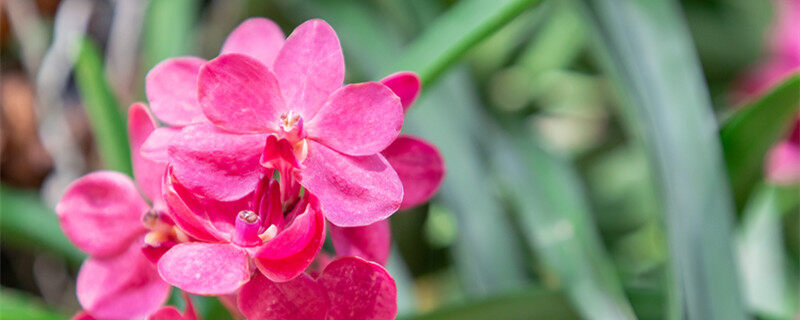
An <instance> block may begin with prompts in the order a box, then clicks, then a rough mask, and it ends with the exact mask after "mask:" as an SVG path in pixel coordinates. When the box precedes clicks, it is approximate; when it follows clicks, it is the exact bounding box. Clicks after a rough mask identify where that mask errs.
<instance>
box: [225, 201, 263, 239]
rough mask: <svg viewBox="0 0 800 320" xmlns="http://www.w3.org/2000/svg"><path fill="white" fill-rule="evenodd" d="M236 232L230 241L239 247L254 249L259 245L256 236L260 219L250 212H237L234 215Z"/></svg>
mask: <svg viewBox="0 0 800 320" xmlns="http://www.w3.org/2000/svg"><path fill="white" fill-rule="evenodd" d="M235 224H236V226H235V227H236V230H235V231H234V233H233V238H232V239H231V241H232V242H233V243H235V244H236V245H238V246H241V247H254V246H257V245H260V244H261V238H259V236H258V231H259V228H260V227H261V217H259V216H258V215H257V214H256V213H255V212H253V211H250V210H242V211H239V214H237V215H236V223H235Z"/></svg>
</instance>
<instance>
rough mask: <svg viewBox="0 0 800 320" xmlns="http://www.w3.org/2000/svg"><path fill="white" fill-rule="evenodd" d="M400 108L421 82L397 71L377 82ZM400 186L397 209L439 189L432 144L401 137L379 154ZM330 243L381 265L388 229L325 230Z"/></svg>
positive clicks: (441, 170)
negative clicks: (389, 93) (384, 87)
mask: <svg viewBox="0 0 800 320" xmlns="http://www.w3.org/2000/svg"><path fill="white" fill-rule="evenodd" d="M381 83H383V84H384V85H386V86H387V87H389V88H390V89H391V90H392V91H393V92H394V93H395V94H396V95H397V96H398V97H400V101H401V103H402V105H403V109H404V111H407V110H408V108H409V107H410V106H411V105H412V104H413V103H414V101H415V100H416V99H417V96H419V92H420V90H421V83H420V80H419V77H418V76H417V75H416V74H415V73H413V72H397V73H394V74H391V75H389V76H387V77H386V78H384V79H383V80H381ZM381 154H382V155H383V156H384V157H385V158H386V160H387V161H388V162H389V164H391V165H392V168H394V170H395V172H397V175H398V176H399V177H400V181H401V182H402V184H403V202H402V204H401V205H400V209H408V208H412V207H414V206H417V205H419V204H421V203H424V202H427V201H428V200H429V199H430V198H431V197H432V196H433V195H434V194H435V193H436V191H437V190H438V189H439V186H440V185H441V184H442V180H443V179H444V174H445V165H444V159H443V158H442V155H441V153H440V152H439V150H438V149H437V148H436V146H434V145H433V144H432V143H430V142H427V141H425V140H423V139H422V138H418V137H414V136H411V135H406V134H401V135H400V136H399V137H398V138H397V139H395V140H394V142H392V144H391V145H389V146H388V147H387V148H386V149H384V150H383V151H381ZM328 230H330V233H331V240H333V246H334V248H335V249H336V253H337V254H338V255H340V256H358V257H362V258H364V259H367V260H370V261H374V262H377V263H379V264H381V265H385V264H386V261H387V260H388V259H389V251H390V244H391V230H390V228H389V221H388V220H381V221H378V222H375V223H373V224H371V225H367V226H362V227H337V226H335V225H331V226H330V227H329V229H328Z"/></svg>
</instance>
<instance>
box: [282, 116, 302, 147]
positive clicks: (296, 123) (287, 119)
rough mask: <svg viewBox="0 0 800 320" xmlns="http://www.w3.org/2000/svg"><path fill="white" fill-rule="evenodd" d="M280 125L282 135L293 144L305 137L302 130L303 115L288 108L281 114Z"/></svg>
mask: <svg viewBox="0 0 800 320" xmlns="http://www.w3.org/2000/svg"><path fill="white" fill-rule="evenodd" d="M280 125H281V133H282V135H283V137H284V138H286V139H288V140H289V141H290V142H292V143H293V144H295V143H298V142H300V141H301V140H303V139H305V138H306V133H305V131H304V130H303V117H302V116H300V114H299V113H296V112H294V111H292V110H290V111H289V112H287V113H283V114H281V122H280Z"/></svg>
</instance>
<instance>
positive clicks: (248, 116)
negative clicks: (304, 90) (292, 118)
mask: <svg viewBox="0 0 800 320" xmlns="http://www.w3.org/2000/svg"><path fill="white" fill-rule="evenodd" d="M197 83H198V97H199V99H200V106H201V107H202V108H203V113H204V114H205V115H206V117H207V118H208V119H209V120H211V122H213V123H214V124H216V125H218V126H220V127H222V128H225V129H226V130H229V131H232V132H240V133H248V132H265V131H270V130H277V128H278V122H279V121H280V115H281V113H283V112H284V111H285V110H284V104H283V98H282V97H281V93H280V89H279V88H278V81H277V80H276V79H275V76H274V75H273V74H272V72H271V71H269V69H267V67H266V66H265V65H264V64H262V63H261V62H258V60H255V59H253V58H250V57H248V56H245V55H242V54H238V53H232V54H224V55H221V56H219V57H217V58H216V59H214V60H211V61H209V62H208V63H206V64H205V65H204V66H203V68H202V69H200V75H199V76H198V79H197Z"/></svg>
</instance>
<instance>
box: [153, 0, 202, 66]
mask: <svg viewBox="0 0 800 320" xmlns="http://www.w3.org/2000/svg"><path fill="white" fill-rule="evenodd" d="M198 10H199V3H198V1H197V0H153V1H150V3H149V4H148V6H147V12H146V14H145V17H146V19H145V25H144V34H143V36H144V38H143V42H144V59H145V61H144V66H145V70H150V69H151V68H152V67H153V66H155V65H156V64H158V63H159V62H161V61H162V60H164V59H167V58H170V57H177V56H182V55H188V54H189V53H191V52H192V50H191V49H192V47H191V45H192V40H193V39H192V35H193V33H192V31H193V28H194V24H195V20H196V19H197V13H198Z"/></svg>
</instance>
